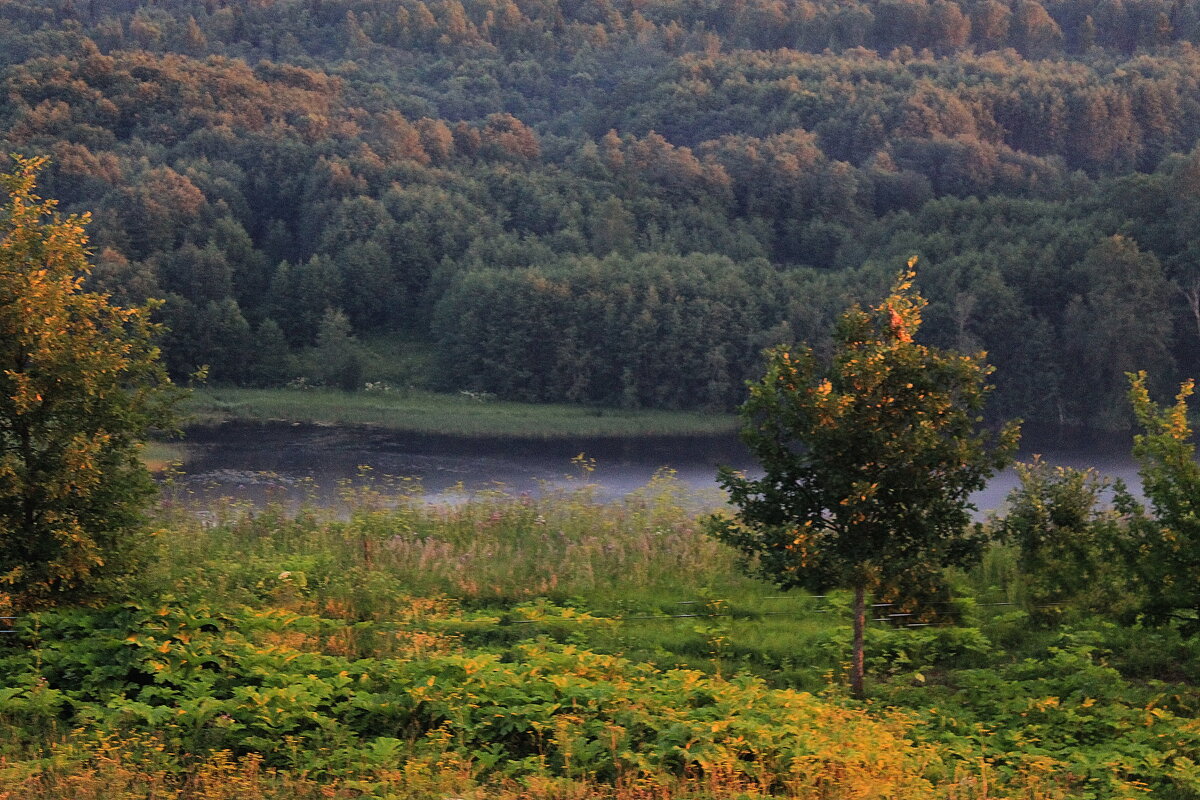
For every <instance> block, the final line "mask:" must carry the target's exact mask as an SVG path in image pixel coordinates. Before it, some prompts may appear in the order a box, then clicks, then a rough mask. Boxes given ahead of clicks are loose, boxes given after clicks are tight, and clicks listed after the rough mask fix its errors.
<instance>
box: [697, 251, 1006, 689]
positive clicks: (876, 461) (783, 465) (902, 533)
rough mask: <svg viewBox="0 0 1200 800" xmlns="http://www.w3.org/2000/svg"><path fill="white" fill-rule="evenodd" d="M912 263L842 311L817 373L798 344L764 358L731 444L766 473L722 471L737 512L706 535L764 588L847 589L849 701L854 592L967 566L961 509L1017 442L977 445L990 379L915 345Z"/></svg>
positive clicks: (972, 541)
mask: <svg viewBox="0 0 1200 800" xmlns="http://www.w3.org/2000/svg"><path fill="white" fill-rule="evenodd" d="M913 263H915V262H913V261H910V262H909V271H908V272H905V273H902V274H901V276H900V278H899V280H898V281H897V283H896V285H895V286H894V287H893V289H892V292H891V294H890V295H889V296H888V297H887V298H886V299H885V300H883V301H882V302H881V303H880V304H879V305H878V306H875V307H873V308H871V309H870V310H862V309H860V308H858V307H854V308H851V309H850V310H849V311H847V312H846V314H845V315H844V316H843V317H842V320H841V322H840V324H839V325H838V329H837V332H836V333H835V335H834V352H833V358H832V363H831V364H830V365H829V366H828V367H827V368H823V367H822V366H821V365H820V364H819V362H818V360H817V357H816V355H815V354H814V353H813V351H812V349H811V348H809V347H807V346H805V347H804V348H803V349H801V350H799V351H798V352H797V354H796V355H795V356H793V355H792V349H791V348H789V347H787V346H781V347H779V348H776V349H775V350H773V351H771V352H770V353H769V354H768V368H767V373H766V375H765V376H764V377H763V379H762V380H761V381H760V382H758V383H754V384H751V386H750V399H749V400H747V401H746V404H745V405H744V406H743V407H742V415H743V417H744V419H745V422H746V424H745V428H744V429H743V438H744V439H745V441H746V443H747V444H748V445H749V447H750V450H751V452H752V453H753V454H754V456H755V458H756V459H757V460H758V461H759V463H760V464H761V465H762V467H763V470H764V471H765V473H766V474H765V475H764V476H763V477H762V478H758V479H751V478H747V477H745V476H743V475H739V474H737V473H734V472H733V471H731V470H729V469H724V470H723V471H722V472H721V474H720V478H719V481H720V483H721V485H722V486H723V487H724V488H725V489H727V490H728V491H729V502H730V504H731V505H733V506H735V507H736V509H737V510H736V514H735V517H734V518H733V519H732V520H729V519H721V518H715V519H714V520H713V524H712V531H713V533H714V534H715V535H716V536H717V537H718V538H720V539H721V540H722V541H725V542H728V543H729V544H732V545H733V546H734V547H736V548H738V549H739V550H741V551H743V552H745V553H746V554H747V555H749V556H753V557H754V558H756V559H757V562H756V567H755V569H756V571H757V572H759V573H760V574H761V575H763V576H764V577H766V578H767V579H768V580H772V581H775V582H777V583H779V584H780V585H782V586H785V587H787V586H806V587H808V588H812V589H817V590H820V589H825V588H829V587H847V586H850V587H853V588H854V589H855V590H856V595H857V596H856V609H855V615H856V630H855V663H856V670H855V675H854V680H855V684H856V691H858V692H859V693H861V691H862V686H861V680H862V674H861V669H862V615H863V613H864V612H863V602H862V601H863V592H864V590H865V589H866V588H868V587H878V586H881V585H888V584H893V585H894V584H895V582H896V581H897V580H900V581H907V582H911V583H917V584H920V583H923V582H927V581H928V580H929V579H930V578H934V579H936V576H937V575H938V574H939V573H940V571H941V570H942V569H943V568H944V567H946V566H950V565H957V564H964V563H967V562H968V561H970V560H971V559H972V558H973V557H975V556H977V555H978V552H979V546H980V544H981V543H980V541H979V540H978V539H977V538H975V537H974V536H973V535H972V530H971V528H970V526H969V522H970V515H969V509H970V504H969V497H970V494H971V493H972V492H974V491H976V490H978V489H981V488H983V485H984V482H985V481H986V479H987V478H988V477H989V476H990V475H991V474H992V473H993V472H995V471H996V470H997V469H1000V468H1001V467H1003V466H1004V465H1005V464H1006V463H1007V461H1008V459H1010V458H1011V454H1012V452H1013V450H1014V449H1015V447H1016V440H1017V435H1018V434H1017V426H1016V425H1015V424H1010V425H1009V426H1007V427H1006V428H1005V429H1004V431H1003V432H1002V433H1001V434H1000V437H999V439H998V441H997V443H996V444H995V446H993V447H989V446H988V443H987V442H986V440H985V438H984V436H983V435H982V434H981V433H980V432H979V431H978V425H979V423H980V421H981V418H980V417H979V416H977V415H978V414H979V413H980V412H981V410H982V407H983V401H984V397H985V394H986V391H987V386H986V384H985V382H984V381H985V379H986V376H987V374H988V372H989V371H990V370H989V368H987V367H986V366H984V365H982V364H981V363H980V360H979V358H978V357H971V356H965V355H957V354H954V353H943V352H941V351H938V350H936V349H933V348H930V347H928V346H926V345H921V344H917V343H916V342H915V341H914V338H913V337H914V334H915V333H916V332H917V329H918V327H919V326H920V323H921V309H922V308H923V306H924V300H923V299H922V298H921V297H920V296H919V295H917V294H916V293H915V292H914V291H913V290H912V279H913V277H914V273H913V272H912V271H911V268H912V266H913Z"/></svg>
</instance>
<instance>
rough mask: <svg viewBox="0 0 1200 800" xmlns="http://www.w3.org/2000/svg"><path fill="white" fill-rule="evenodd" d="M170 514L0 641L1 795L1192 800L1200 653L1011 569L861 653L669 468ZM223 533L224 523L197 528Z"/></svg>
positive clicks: (975, 576)
mask: <svg viewBox="0 0 1200 800" xmlns="http://www.w3.org/2000/svg"><path fill="white" fill-rule="evenodd" d="M184 499H185V498H178V497H177V498H168V499H167V500H164V503H163V505H162V506H161V507H160V508H159V510H158V518H157V520H156V522H157V524H158V526H159V532H158V533H157V534H156V536H155V537H154V538H153V539H152V547H153V550H154V553H153V556H154V557H153V558H151V559H150V560H149V562H148V563H149V565H150V566H149V567H148V568H147V569H146V570H145V571H144V572H142V573H141V574H140V575H139V576H138V578H137V585H136V587H135V589H134V591H132V592H131V594H130V595H129V597H128V599H127V600H126V601H124V602H121V603H118V604H115V605H110V606H107V607H104V608H64V609H56V610H49V611H43V612H38V613H30V614H26V615H23V616H21V617H20V618H18V619H16V620H14V621H13V630H14V631H15V632H14V633H11V634H6V635H4V638H3V639H2V640H0V672H2V673H3V674H4V675H5V681H4V687H3V688H0V797H3V798H6V800H17V798H21V799H22V800H24V799H25V798H35V799H36V800H65V799H66V798H72V800H80V799H83V798H96V800H99V799H100V798H104V800H111V799H113V798H122V800H124V799H128V800H133V799H134V798H136V799H137V800H143V799H145V800H149V799H150V798H179V799H180V800H183V799H184V798H188V799H189V800H190V799H191V798H205V799H206V800H217V799H218V798H240V800H260V799H262V798H279V800H282V798H318V797H322V798H328V797H338V798H351V797H374V798H397V799H399V798H405V799H407V798H427V797H463V798H472V799H475V798H478V799H479V800H482V798H514V800H515V798H591V797H606V798H631V799H632V798H639V799H640V798H675V797H680V798H682V797H697V798H699V797H703V798H717V797H790V798H883V797H888V798H914V799H915V798H935V797H944V798H962V799H965V798H980V799H982V798H1018V797H1019V798H1085V797H1086V798H1126V797H1142V796H1147V797H1156V798H1193V797H1196V796H1198V794H1200V768H1198V767H1197V763H1198V762H1200V726H1198V725H1197V723H1196V720H1195V712H1196V710H1197V707H1198V706H1200V692H1198V691H1197V689H1196V681H1197V680H1198V679H1200V674H1197V673H1198V672H1200V658H1198V656H1200V653H1198V652H1197V649H1198V648H1200V644H1197V642H1196V640H1195V639H1192V638H1187V637H1184V636H1183V635H1181V634H1180V632H1179V631H1178V629H1176V628H1172V627H1169V626H1168V627H1165V628H1144V627H1141V626H1139V625H1137V624H1118V622H1117V621H1115V619H1114V618H1113V617H1112V616H1111V615H1104V614H1097V613H1091V612H1086V611H1084V610H1082V609H1081V607H1075V606H1068V605H1060V606H1053V607H1044V605H1043V604H1042V603H1040V602H1038V601H1037V600H1036V599H1032V598H1035V594H1036V592H1035V583H1036V582H1035V581H1032V580H1031V578H1030V576H1029V575H1027V574H1025V573H1023V572H1022V570H1021V569H1020V568H1019V563H1020V559H1019V556H1018V554H1017V550H1016V548H1015V547H1012V546H1003V545H996V546H993V547H992V548H991V549H990V550H989V551H988V553H987V555H986V557H985V559H984V561H983V563H982V564H981V565H980V566H979V567H977V568H975V569H973V570H971V571H957V572H955V573H953V574H952V575H951V582H952V585H953V592H952V596H951V598H950V600H949V601H948V602H947V603H945V604H943V605H940V606H938V607H937V609H936V613H930V610H931V608H932V606H930V607H927V608H924V609H916V610H917V612H918V614H917V615H916V616H914V617H904V618H897V619H928V620H929V621H931V622H933V623H935V624H930V625H927V626H924V627H897V626H894V625H892V624H890V623H886V622H873V623H871V625H870V626H869V627H868V630H867V660H868V668H869V671H870V673H871V675H872V681H871V683H870V684H869V697H868V699H867V700H866V701H864V702H858V701H854V700H852V699H851V698H850V697H849V696H848V694H847V692H846V691H845V689H844V688H843V686H844V679H845V673H846V670H847V667H848V663H849V659H850V653H849V629H850V613H849V604H850V596H849V594H842V593H836V592H835V593H834V594H833V595H831V596H829V597H827V598H815V597H812V596H809V595H807V594H805V593H801V592H795V591H792V592H786V593H780V592H779V591H778V590H776V589H774V588H773V587H771V586H770V585H768V584H765V583H762V582H759V581H756V580H753V579H750V578H747V577H745V576H744V572H743V570H742V569H741V565H740V564H739V563H738V560H737V557H736V555H735V553H734V552H733V551H732V550H731V549H730V548H727V547H726V546H725V545H723V544H721V543H719V542H717V541H716V540H714V539H712V538H711V537H707V536H704V535H701V533H700V532H699V527H700V525H701V524H702V522H703V520H702V519H701V518H699V517H698V516H697V513H696V511H695V505H694V501H695V498H693V497H691V496H690V495H689V494H688V492H687V490H686V489H685V488H683V487H682V486H681V485H680V484H679V483H678V482H676V481H674V480H673V479H672V478H671V476H670V475H669V474H663V475H661V476H660V477H659V478H657V479H655V480H654V481H653V482H652V483H651V484H650V485H648V486H646V487H645V488H644V489H642V490H641V491H639V492H637V493H634V494H632V495H630V496H629V497H627V498H625V499H624V500H622V501H619V502H617V503H609V504H601V503H598V502H597V501H596V500H595V498H594V496H593V494H592V490H591V489H590V488H589V487H588V486H586V485H582V484H581V485H580V486H578V487H577V488H575V489H572V490H569V491H563V492H560V493H558V494H551V495H546V496H542V497H510V496H504V495H502V494H496V495H494V496H490V497H476V498H472V499H471V500H469V501H466V502H464V503H462V504H459V505H454V506H441V507H435V506H430V505H427V504H425V503H423V502H422V501H421V499H420V497H419V494H418V493H417V492H416V491H415V489H412V490H410V491H409V493H407V494H401V495H397V494H394V493H392V492H391V491H384V490H383V489H373V488H369V487H368V488H359V489H355V490H350V489H347V490H346V497H345V499H346V501H347V502H348V503H349V504H350V507H351V508H352V511H351V513H350V514H349V516H348V517H344V518H339V517H337V516H335V515H334V514H332V513H331V512H328V511H325V510H321V509H317V508H304V509H300V510H299V511H294V512H288V511H285V510H284V509H282V508H278V507H268V508H259V509H251V508H248V507H241V508H239V507H238V506H237V505H236V504H222V505H221V506H220V507H219V509H214V512H216V511H219V512H220V513H219V514H217V515H216V516H215V522H213V523H211V524H208V525H202V524H201V523H200V522H199V521H198V518H197V517H196V516H195V515H194V514H191V513H188V512H187V511H186V510H185V505H186V504H185V503H184V502H183V500H184ZM210 519H214V518H210Z"/></svg>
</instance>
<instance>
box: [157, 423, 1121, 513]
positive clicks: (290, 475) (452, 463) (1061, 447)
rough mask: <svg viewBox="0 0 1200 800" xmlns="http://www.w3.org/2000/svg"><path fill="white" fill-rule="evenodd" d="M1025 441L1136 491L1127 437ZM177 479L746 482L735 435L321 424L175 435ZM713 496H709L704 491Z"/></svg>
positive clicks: (252, 483) (327, 485)
mask: <svg viewBox="0 0 1200 800" xmlns="http://www.w3.org/2000/svg"><path fill="white" fill-rule="evenodd" d="M1025 441H1026V442H1030V441H1039V442H1042V443H1044V446H1041V447H1031V448H1026V449H1025V450H1024V451H1023V452H1022V453H1021V459H1022V460H1028V458H1029V457H1030V456H1031V455H1032V453H1034V452H1038V453H1041V454H1042V456H1043V458H1044V459H1045V460H1047V461H1048V462H1050V463H1052V464H1061V465H1066V466H1073V467H1080V468H1082V467H1095V468H1096V469H1097V470H1099V471H1100V472H1101V473H1102V474H1105V475H1107V476H1109V477H1113V478H1122V479H1124V480H1125V481H1126V482H1127V483H1128V484H1130V486H1132V487H1136V485H1137V466H1136V464H1134V463H1133V461H1132V460H1131V459H1130V456H1129V440H1128V438H1127V437H1126V438H1124V439H1119V438H1118V439H1108V440H1097V439H1092V440H1090V441H1081V440H1079V439H1078V438H1077V439H1075V440H1074V441H1067V440H1064V439H1062V438H1059V437H1055V436H1042V437H1039V438H1037V439H1034V437H1033V436H1032V435H1031V434H1030V433H1028V432H1027V433H1026V436H1025ZM185 447H186V456H185V458H184V462H183V474H182V475H181V476H180V477H179V478H178V479H177V480H176V482H175V487H174V488H173V489H172V490H171V491H173V492H174V493H175V495H176V496H180V497H184V498H190V499H199V500H213V499H216V498H225V497H228V498H233V499H234V500H243V501H247V502H250V503H260V502H263V501H265V500H267V499H270V498H275V499H281V500H284V501H286V502H290V503H299V502H301V501H303V500H306V499H307V500H310V501H315V502H318V503H323V504H335V503H337V502H338V496H339V487H342V486H345V485H347V483H348V482H349V484H351V485H355V484H358V483H360V482H361V480H362V478H361V475H362V474H363V470H362V468H363V467H369V474H370V475H372V476H374V478H375V479H376V480H380V479H383V478H384V477H385V476H392V477H396V478H410V479H414V480H416V481H419V482H420V485H421V487H422V488H423V490H424V492H425V494H426V495H427V496H428V497H430V498H431V499H433V500H434V501H445V502H454V501H455V500H457V499H459V498H462V497H463V496H464V495H468V494H470V493H473V492H482V491H494V490H503V491H505V492H508V493H511V494H520V493H523V492H543V491H547V490H548V489H551V490H552V489H554V488H563V487H569V486H572V485H576V486H577V485H580V484H584V483H586V484H594V485H595V486H596V487H597V488H596V491H597V493H598V494H599V496H601V497H604V498H615V497H619V496H621V495H624V494H626V493H627V492H630V491H632V490H634V489H636V488H638V487H640V486H643V485H645V483H646V482H647V481H649V480H650V479H651V477H653V476H654V474H655V473H656V472H657V471H658V470H660V469H662V468H670V469H672V470H674V471H675V475H676V477H677V478H678V479H679V480H681V481H683V482H684V483H686V484H687V485H688V486H690V487H692V488H694V489H696V490H697V491H698V492H699V493H701V496H702V497H708V496H711V501H712V502H713V503H716V502H719V498H720V496H719V494H718V493H717V489H716V483H715V480H714V477H715V470H716V466H717V465H718V464H727V465H730V466H732V467H735V468H737V469H743V470H746V471H747V472H749V473H751V474H753V473H754V471H755V468H754V462H753V460H752V459H751V458H750V456H749V454H748V453H747V452H746V450H745V448H744V447H743V446H742V444H741V443H740V441H739V440H738V439H737V438H736V437H734V436H723V437H643V438H631V439H613V438H603V439H576V440H554V441H544V440H513V439H489V438H470V439H463V438H457V437H447V436H430V435H419V434H396V433H387V432H381V431H377V430H371V429H364V428H330V427H322V426H315V425H289V424H284V423H268V424H256V423H232V424H226V425H222V426H220V427H216V428H206V429H197V430H192V431H190V432H189V434H188V436H187V437H186V439H185ZM580 453H582V454H584V455H585V456H586V457H587V458H588V459H594V460H595V461H594V464H595V467H594V470H592V471H591V472H586V471H584V470H581V469H579V467H578V466H577V465H576V464H574V463H573V462H572V459H574V458H575V457H576V456H578V455H579V454H580ZM1015 484H1016V476H1015V475H1014V473H1013V472H1012V470H1008V471H1006V472H1004V473H1002V474H1000V475H998V476H996V477H995V478H994V479H993V480H992V482H991V483H990V484H989V485H988V487H987V488H986V489H984V490H983V491H981V492H979V493H978V494H977V495H976V496H975V498H974V501H975V504H976V505H977V506H978V507H979V509H980V511H981V512H986V511H988V510H991V509H994V508H997V507H998V506H1000V505H1001V503H1003V501H1004V498H1005V496H1006V495H1007V494H1008V492H1009V491H1010V490H1011V489H1012V488H1013V486H1014V485H1015ZM710 493H711V494H710Z"/></svg>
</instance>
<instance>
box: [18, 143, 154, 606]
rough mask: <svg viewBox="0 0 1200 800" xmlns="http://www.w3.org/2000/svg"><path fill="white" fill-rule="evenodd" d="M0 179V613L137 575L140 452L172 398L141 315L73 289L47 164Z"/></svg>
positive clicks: (64, 220) (83, 266)
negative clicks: (39, 178) (0, 196)
mask: <svg viewBox="0 0 1200 800" xmlns="http://www.w3.org/2000/svg"><path fill="white" fill-rule="evenodd" d="M14 158H15V159H16V168H15V170H14V171H13V172H11V173H8V174H4V175H0V186H2V187H3V189H4V191H5V192H6V194H7V199H6V201H5V202H4V204H3V205H2V206H0V603H3V604H6V605H9V606H10V607H16V608H29V607H37V606H39V605H46V604H52V603H54V602H56V601H58V600H60V599H66V598H68V597H70V598H78V597H81V596H88V595H95V594H97V593H99V592H100V591H102V589H103V588H104V586H103V580H104V579H106V578H110V577H113V576H117V575H120V574H122V573H123V572H124V571H125V570H127V569H129V568H130V567H131V565H132V557H133V554H134V553H135V551H136V546H135V545H136V542H137V532H138V531H139V529H140V528H141V526H142V524H143V522H144V520H143V516H142V512H143V511H144V509H145V505H146V503H147V501H148V500H149V498H150V497H151V496H152V495H153V493H154V486H153V484H152V483H151V481H150V477H149V475H148V473H147V471H146V468H145V467H144V466H143V465H142V463H141V462H140V461H139V459H138V449H139V446H140V443H141V441H142V440H143V438H144V437H145V436H146V434H147V432H148V431H149V430H150V429H151V428H153V427H156V426H162V425H167V424H169V423H170V420H171V413H170V411H171V407H172V405H173V403H174V401H175V400H176V399H177V397H178V395H177V393H176V392H175V391H174V390H173V388H172V386H171V384H170V381H169V380H168V379H167V376H166V373H165V372H164V370H163V367H162V365H161V363H160V361H159V352H158V348H157V347H156V346H155V345H154V344H153V341H152V340H153V336H154V334H155V333H156V329H155V325H154V324H152V323H151V321H150V319H149V313H150V309H149V307H140V308H122V307H119V306H116V305H114V304H113V303H111V302H110V301H109V298H108V296H107V295H103V294H97V293H93V292H86V291H83V289H82V284H83V280H84V278H85V276H86V275H87V274H88V272H89V271H90V266H89V263H88V251H87V238H86V236H85V233H84V225H85V224H86V222H87V218H86V216H84V217H78V216H69V217H61V216H59V215H58V214H56V213H55V212H54V206H55V203H54V201H52V200H43V199H41V198H40V197H38V196H37V195H36V194H34V186H35V177H36V174H37V171H38V169H39V168H40V167H41V166H42V164H43V163H44V159H24V158H19V157H14Z"/></svg>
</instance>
